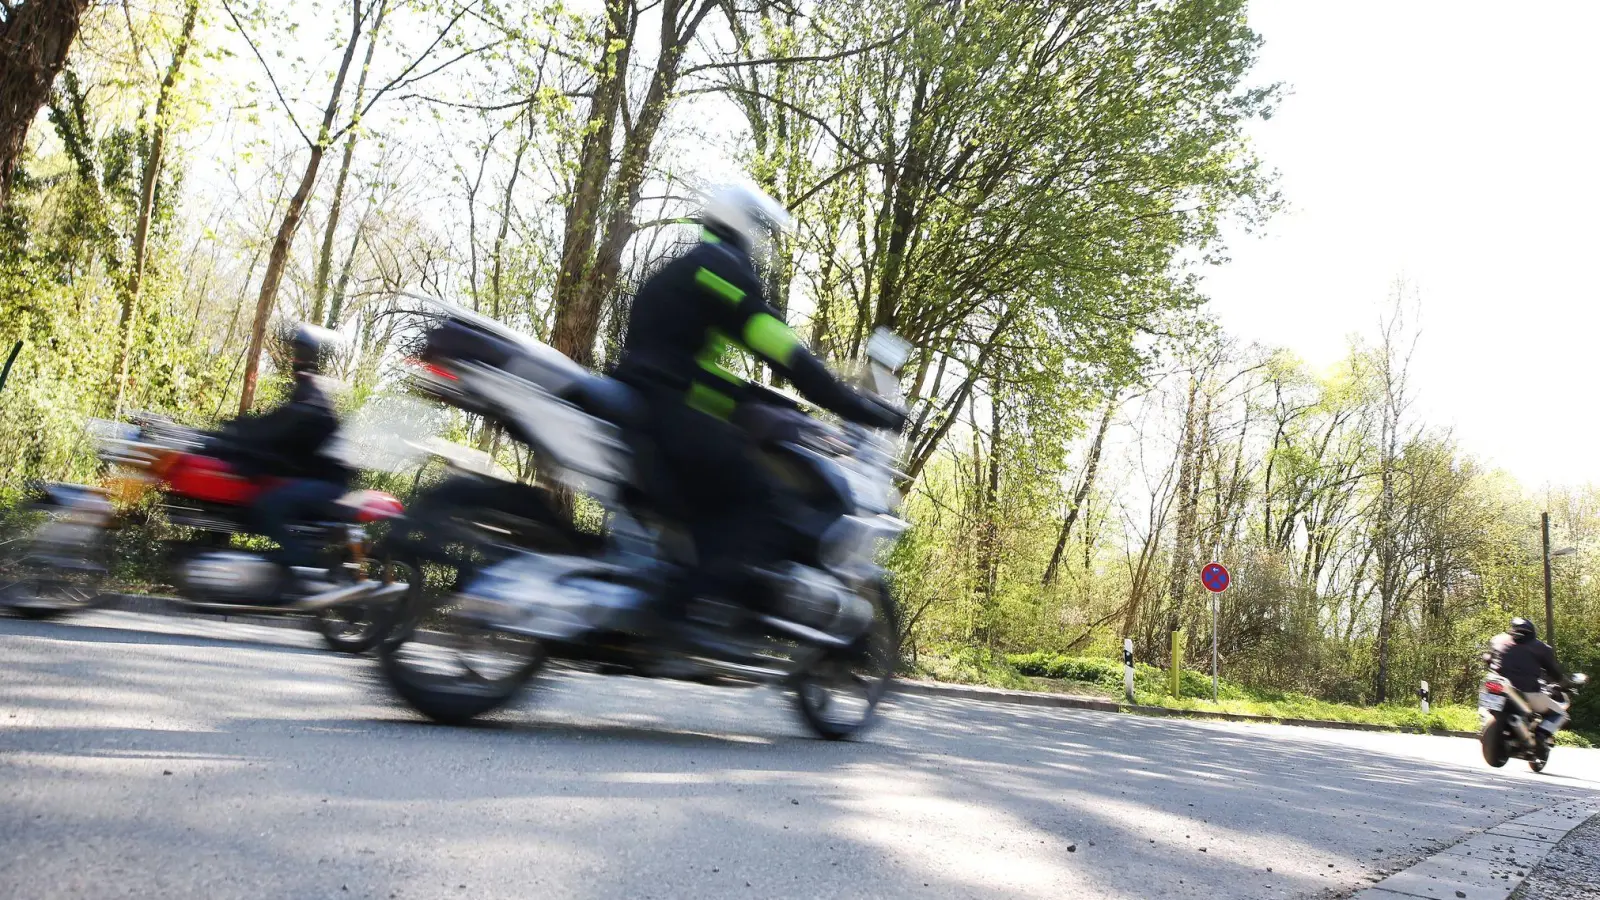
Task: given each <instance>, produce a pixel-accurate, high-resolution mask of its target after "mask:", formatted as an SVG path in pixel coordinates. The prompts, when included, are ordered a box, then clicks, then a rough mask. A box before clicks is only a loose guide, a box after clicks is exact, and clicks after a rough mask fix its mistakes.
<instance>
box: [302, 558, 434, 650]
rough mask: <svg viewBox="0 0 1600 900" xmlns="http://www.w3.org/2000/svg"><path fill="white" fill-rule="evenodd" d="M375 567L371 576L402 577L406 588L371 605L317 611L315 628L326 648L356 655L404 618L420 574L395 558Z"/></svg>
mask: <svg viewBox="0 0 1600 900" xmlns="http://www.w3.org/2000/svg"><path fill="white" fill-rule="evenodd" d="M375 569H376V571H375V572H374V573H373V574H374V576H376V578H377V579H378V580H381V581H382V582H383V583H384V584H389V583H391V582H392V581H394V580H395V579H397V578H404V579H405V580H406V581H407V583H408V584H409V585H410V588H409V589H408V590H407V591H406V592H405V593H404V594H401V595H400V596H398V597H394V598H390V599H388V600H383V601H379V602H378V603H375V604H360V605H351V606H342V607H337V608H334V609H325V610H323V611H322V612H320V613H318V614H317V631H318V632H320V633H321V634H322V639H323V641H324V642H326V643H327V645H328V647H329V648H330V649H333V650H337V651H338V652H340V653H349V654H351V655H353V656H359V655H361V654H363V653H366V652H367V651H369V650H371V649H373V648H374V647H377V646H378V645H379V644H381V643H383V642H384V641H385V640H387V639H388V638H389V636H390V635H391V634H392V633H393V632H394V629H395V627H396V625H397V624H398V623H399V622H401V621H403V620H404V616H405V611H406V610H407V609H408V608H409V606H410V605H411V603H412V602H413V595H416V594H420V593H421V588H422V584H421V576H420V575H419V574H418V570H417V569H416V568H415V567H413V566H411V565H409V564H407V563H405V562H402V561H399V560H393V559H384V560H382V561H381V562H379V563H377V565H376V566H375Z"/></svg>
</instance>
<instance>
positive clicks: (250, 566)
mask: <svg viewBox="0 0 1600 900" xmlns="http://www.w3.org/2000/svg"><path fill="white" fill-rule="evenodd" d="M178 573H179V577H180V578H181V579H182V581H183V587H184V590H185V593H187V594H188V595H189V596H190V597H191V598H192V599H195V600H219V601H222V602H227V603H248V602H258V601H265V600H267V599H270V598H271V596H272V593H273V589H274V588H275V587H276V585H277V580H278V567H277V566H275V565H273V564H272V562H271V561H270V560H268V559H266V558H265V557H262V556H259V555H257V554H254V553H245V552H243V551H240V550H210V551H207V552H205V553H197V554H195V555H194V556H191V557H189V558H188V559H187V560H185V561H184V562H183V564H182V566H181V567H180V568H179V570H178Z"/></svg>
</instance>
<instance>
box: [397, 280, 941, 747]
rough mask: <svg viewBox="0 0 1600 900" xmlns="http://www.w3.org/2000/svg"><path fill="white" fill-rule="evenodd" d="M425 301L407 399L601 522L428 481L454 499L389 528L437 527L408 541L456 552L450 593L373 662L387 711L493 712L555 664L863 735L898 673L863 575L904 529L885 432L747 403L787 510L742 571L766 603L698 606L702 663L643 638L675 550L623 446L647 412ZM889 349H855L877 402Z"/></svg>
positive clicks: (836, 734) (890, 636) (872, 584)
mask: <svg viewBox="0 0 1600 900" xmlns="http://www.w3.org/2000/svg"><path fill="white" fill-rule="evenodd" d="M434 303H435V304H436V305H437V307H438V308H439V309H440V310H442V312H441V313H439V315H438V323H437V324H436V325H435V326H434V327H433V328H432V329H431V330H430V331H429V333H428V334H427V336H426V340H425V342H424V347H423V350H422V352H421V354H420V355H419V358H418V360H417V365H416V367H415V368H416V371H415V374H414V382H415V385H416V387H417V389H418V390H420V391H421V392H423V393H424V394H426V395H428V396H431V397H434V398H437V399H439V400H441V401H443V402H445V403H448V404H450V405H453V406H456V407H458V408H461V409H464V410H466V411H469V412H472V413H475V414H479V415H482V416H484V417H486V419H487V420H488V421H490V422H493V423H496V424H497V425H498V426H499V427H501V428H503V429H504V430H505V432H506V434H507V435H509V436H510V437H511V438H513V439H514V440H517V441H520V442H521V443H523V444H525V445H527V446H528V447H529V448H531V449H532V451H533V453H534V458H535V459H536V461H537V464H538V466H539V469H540V471H541V472H542V473H544V474H547V475H548V476H549V480H550V481H551V482H552V483H553V484H554V485H555V487H556V488H557V490H558V492H559V491H567V492H571V495H572V496H575V497H576V500H575V505H576V508H577V512H578V515H577V517H576V518H578V519H579V520H582V519H586V518H587V519H590V520H598V521H601V522H603V523H604V525H605V527H604V529H603V532H602V533H601V534H590V533H587V532H585V531H583V530H582V529H580V528H577V527H575V526H574V525H573V524H572V522H573V519H574V517H573V516H570V515H564V514H561V513H560V512H559V511H558V504H557V502H556V499H555V497H554V496H552V493H547V492H543V491H540V490H537V489H534V488H530V487H527V486H525V485H510V484H507V483H506V482H495V481H479V482H477V483H476V484H475V485H474V484H473V483H472V482H471V480H470V479H467V478H465V477H463V478H457V479H451V480H449V481H447V482H445V483H444V484H443V485H441V491H448V492H452V493H454V494H455V495H456V497H457V498H459V499H455V500H452V499H449V498H446V497H441V496H439V495H438V494H434V495H424V496H420V497H418V498H417V500H416V502H415V508H419V509H420V508H424V507H426V508H429V509H430V510H431V512H430V514H429V517H428V519H427V522H426V523H411V524H409V525H408V524H407V523H401V524H400V525H398V526H397V529H396V530H397V533H399V532H412V533H413V535H414V534H415V531H416V530H417V529H418V528H419V527H420V526H421V525H425V524H428V523H432V524H433V525H434V526H435V527H436V528H439V529H442V530H443V531H442V533H441V534H440V535H439V537H438V538H437V540H434V541H427V540H422V541H420V542H414V543H413V546H425V547H433V548H435V550H437V549H438V548H439V547H442V546H444V545H447V544H448V545H452V546H455V547H457V548H458V552H457V553H456V555H455V556H454V557H453V558H452V560H453V571H452V573H451V576H452V577H451V578H450V585H451V586H450V588H449V589H448V590H446V591H445V592H443V593H442V595H441V596H437V597H435V598H433V601H432V602H431V603H430V604H429V607H428V608H427V609H426V610H422V611H420V614H419V615H418V616H417V618H416V621H415V622H413V623H412V625H413V627H409V628H406V629H402V630H399V631H397V632H396V636H395V638H394V639H393V640H391V641H390V642H388V643H386V644H385V645H384V646H382V647H381V648H380V651H379V659H380V660H381V663H382V667H383V672H384V674H385V675H386V677H387V679H388V681H389V683H390V685H392V687H393V688H394V690H395V692H396V693H397V694H398V695H399V696H400V697H401V698H403V699H404V700H405V701H406V702H407V703H409V704H410V705H411V706H412V707H413V708H415V709H416V710H418V711H419V712H421V713H422V714H424V715H426V716H428V717H429V718H432V719H434V720H436V721H440V722H446V723H457V722H462V721H465V720H468V719H471V718H473V717H475V716H480V715H483V714H485V713H488V712H490V711H491V710H494V709H497V708H499V707H501V706H503V705H504V704H506V703H508V702H510V701H511V700H512V699H513V698H514V697H516V696H517V695H518V693H519V692H520V691H521V690H522V689H523V687H524V686H525V685H526V684H527V683H528V682H529V681H530V680H531V679H532V678H533V677H534V676H535V675H536V674H538V673H539V671H540V670H541V669H543V668H544V667H545V665H546V664H547V663H548V662H549V661H551V660H553V659H554V660H562V661H564V662H565V663H567V664H569V665H573V666H577V667H581V668H587V669H589V670H591V671H595V672H599V673H601V674H635V675H645V676H653V677H668V678H677V679H683V680H693V681H702V682H708V683H721V684H728V683H746V684H772V685H781V686H784V687H786V688H788V689H790V690H792V691H793V693H794V696H795V699H796V705H797V707H798V710H799V712H800V714H801V716H802V718H803V719H804V720H805V722H806V724H807V725H809V726H810V727H811V728H812V729H813V730H814V731H815V732H816V733H817V734H818V735H820V736H822V737H826V738H834V739H837V738H843V737H847V736H849V735H852V734H855V733H857V732H858V731H860V730H861V729H863V728H865V727H866V726H867V725H868V724H869V723H870V722H871V721H872V719H873V716H874V713H875V711H876V709H877V706H878V704H879V702H880V701H881V700H882V699H883V697H884V696H885V694H886V692H887V691H888V689H889V686H890V682H891V680H892V677H893V673H894V668H895V665H896V662H897V660H898V646H897V642H898V636H899V621H898V613H897V610H896V606H895V603H894V600H893V598H892V597H891V596H890V594H889V591H888V590H887V587H886V584H885V577H884V571H883V569H882V568H881V567H880V566H879V564H878V562H877V551H878V550H879V549H880V548H881V547H882V546H883V545H884V544H886V543H887V542H889V541H892V540H893V539H895V538H897V537H898V536H899V535H900V534H901V533H902V531H903V530H904V529H905V527H906V526H905V523H904V522H903V521H901V520H900V519H899V518H897V517H896V516H895V515H894V509H895V505H896V503H897V501H898V494H897V493H896V491H895V489H894V478H895V471H894V468H893V461H894V458H895V450H896V447H895V444H894V438H893V437H892V436H891V435H889V434H885V433H879V432H874V431H872V430H869V429H866V428H863V427H860V426H857V425H851V424H845V425H833V424H829V423H826V422H823V421H821V420H818V419H816V418H813V417H811V416H809V415H806V414H805V413H804V412H803V411H802V409H801V407H800V405H799V404H798V403H797V401H794V400H792V399H790V398H788V397H786V396H785V395H782V394H779V393H778V392H775V391H763V392H762V395H761V396H762V400H763V402H762V403H761V405H760V410H761V415H757V416H754V417H752V424H751V427H752V428H754V429H756V430H755V431H754V432H753V436H754V437H756V439H757V442H758V444H759V446H760V448H761V451H762V452H763V454H764V456H765V460H764V461H765V462H766V463H767V464H768V465H769V466H770V467H771V469H772V471H773V472H774V473H775V474H776V475H777V480H778V481H779V482H780V483H781V484H782V485H783V486H784V492H785V497H786V501H785V502H784V503H783V504H782V506H783V508H781V509H779V510H777V511H776V512H777V514H778V517H779V519H781V522H782V526H783V533H784V534H785V536H786V543H785V546H784V551H785V552H784V553H783V554H782V555H781V557H779V558H781V559H782V560H783V561H782V562H780V563H778V564H776V565H773V566H770V567H768V568H766V569H764V570H762V571H760V572H758V573H757V576H758V578H759V580H760V581H761V582H763V583H764V585H765V587H766V588H767V593H768V595H769V596H770V597H771V598H772V602H771V603H769V604H766V605H765V606H764V607H763V608H761V609H752V608H748V607H745V606H741V605H736V604H732V603H728V602H724V601H720V600H713V599H711V598H697V599H696V600H695V601H694V602H693V603H692V605H691V608H690V611H689V622H690V625H691V627H692V628H693V629H695V631H696V633H697V634H698V635H699V636H700V638H701V639H700V640H699V641H697V642H696V643H697V645H698V646H699V647H700V648H702V650H705V649H706V648H708V647H709V648H714V650H715V651H716V652H710V651H709V650H707V651H706V652H703V653H696V654H695V655H692V656H687V655H685V654H680V653H678V652H677V651H674V650H668V649H667V648H665V647H664V646H663V645H662V642H661V640H660V639H659V638H657V637H656V635H658V634H659V632H660V628H659V626H660V622H659V621H658V620H657V618H656V617H657V616H658V615H659V613H658V611H657V610H658V603H657V592H658V591H659V589H660V587H661V586H662V585H665V584H667V583H669V580H670V579H671V578H672V577H673V575H674V573H675V572H676V571H677V570H679V568H680V567H681V566H683V565H685V560H687V559H688V558H689V556H690V554H691V553H692V550H691V549H690V548H689V547H687V546H686V539H685V538H684V537H683V535H682V533H681V530H680V529H679V528H677V527H676V526H675V524H674V522H673V519H672V515H671V512H670V510H671V509H672V502H671V493H672V486H671V485H670V484H667V483H665V482H664V480H663V479H660V478H657V477H654V476H653V474H652V472H651V471H650V470H651V468H652V467H651V466H650V465H649V455H648V454H647V453H645V454H638V453H635V452H634V449H635V445H634V444H633V443H632V442H631V441H632V440H633V439H634V437H635V436H636V435H637V434H638V433H639V432H638V426H639V425H640V424H641V423H642V421H643V418H644V416H645V415H646V413H647V411H646V410H645V409H643V408H642V407H641V405H640V401H639V399H638V398H637V397H636V396H635V395H634V393H633V391H632V389H631V388H629V387H627V386H626V385H623V384H622V383H620V382H617V381H615V380H613V379H610V378H606V377H603V376H597V375H593V374H591V373H589V372H588V371H587V370H585V369H583V368H582V367H580V366H578V365H576V364H575V363H573V362H572V361H571V360H569V359H567V358H566V357H565V356H563V355H561V354H560V353H558V352H556V351H555V350H554V349H552V348H550V347H548V346H545V345H543V344H539V343H537V342H534V341H532V340H530V339H527V338H525V337H523V336H521V335H519V334H517V333H516V332H513V331H511V330H509V329H507V328H505V327H503V326H501V325H500V324H499V323H496V322H493V321H492V320H488V319H484V318H482V317H479V316H477V315H475V314H473V313H470V312H467V311H466V310H462V309H460V308H458V307H454V306H449V305H446V304H442V303H438V301H434ZM908 349H909V348H908V347H907V346H906V345H905V344H904V342H902V341H900V340H899V339H898V338H896V337H894V336H893V335H890V334H888V333H887V332H883V333H881V334H878V335H875V336H874V337H873V339H872V341H871V342H870V344H869V347H868V357H869V358H870V359H871V361H872V363H871V372H872V376H873V377H874V379H875V385H876V386H877V387H878V389H879V392H880V393H884V392H887V391H892V390H893V389H894V386H895V384H896V382H897V378H896V377H895V375H894V371H895V370H896V369H898V368H899V367H900V366H901V365H903V364H904V361H905V358H906V356H907V353H908ZM508 522H516V523H520V524H518V525H508V524H507V523H508ZM423 530H426V529H423ZM414 541H415V538H414ZM440 558H441V557H439V556H433V557H429V558H427V559H425V560H420V561H419V562H418V564H419V565H429V564H432V563H436V562H438V561H439V559H440ZM419 559H420V558H419ZM664 662H666V663H671V664H669V665H663V663H664Z"/></svg>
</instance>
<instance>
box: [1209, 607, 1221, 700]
mask: <svg viewBox="0 0 1600 900" xmlns="http://www.w3.org/2000/svg"><path fill="white" fill-rule="evenodd" d="M1221 597H1222V595H1221V594H1212V595H1211V702H1212V703H1216V702H1217V701H1218V697H1217V601H1218V600H1219V599H1221Z"/></svg>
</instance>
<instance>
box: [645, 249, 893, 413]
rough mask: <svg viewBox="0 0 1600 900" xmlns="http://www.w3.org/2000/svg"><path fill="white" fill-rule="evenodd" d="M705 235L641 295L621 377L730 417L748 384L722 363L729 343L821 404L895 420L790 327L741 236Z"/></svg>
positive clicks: (648, 283) (833, 409) (839, 410)
mask: <svg viewBox="0 0 1600 900" xmlns="http://www.w3.org/2000/svg"><path fill="white" fill-rule="evenodd" d="M702 237H703V240H702V241H701V243H700V244H699V245H697V246H696V247H694V248H693V249H691V250H690V251H689V252H688V253H685V254H684V255H682V256H680V257H678V258H677V259H675V260H672V261H671V262H669V263H667V265H666V266H665V267H663V268H662V269H661V270H660V271H659V272H657V273H656V274H654V275H652V276H651V277H650V278H649V279H647V280H646V281H645V283H644V284H643V285H642V286H641V287H640V288H639V291H638V293H637V294H635V296H634V299H633V310H632V312H631V313H630V315H629V319H628V335H627V338H626V340H625V341H624V343H623V348H622V358H621V360H620V362H619V363H618V365H617V370H616V374H617V377H618V378H620V379H622V380H624V381H628V382H630V383H634V384H639V385H648V386H654V387H661V388H665V389H667V390H669V391H672V392H679V391H681V392H682V393H683V397H684V400H685V402H687V403H688V404H689V405H690V406H691V407H694V408H695V409H698V410H700V411H701V412H704V413H707V414H709V415H713V416H716V417H718V418H721V419H726V418H728V417H729V416H730V415H731V414H732V412H733V410H734V408H735V406H736V405H737V404H738V403H739V402H740V401H742V400H744V399H745V397H746V395H747V393H748V386H747V384H746V382H745V380H744V379H743V378H741V377H739V376H738V375H736V374H734V373H732V372H730V371H728V370H727V369H725V368H723V367H722V365H721V363H722V360H723V356H724V354H725V353H726V352H727V351H728V348H729V347H730V346H731V347H738V348H742V349H746V350H749V351H751V352H753V353H755V354H756V355H757V356H759V357H760V358H761V359H763V360H764V361H766V363H767V364H768V365H770V366H772V367H773V369H774V370H775V371H776V372H777V373H778V374H780V375H782V376H783V377H784V378H786V379H788V380H789V382H790V383H791V384H793V385H794V386H795V388H796V389H798V390H799V391H800V393H801V394H803V395H804V396H805V398H806V399H807V400H810V401H811V402H812V403H815V404H817V405H818V406H821V407H823V408H824V409H827V410H829V411H831V412H834V413H836V414H838V415H839V416H842V417H843V418H846V419H850V420H852V421H856V422H862V423H864V424H868V425H873V426H878V427H883V426H884V425H885V424H886V423H889V422H891V421H892V416H893V414H892V413H891V412H890V411H889V410H887V409H885V408H884V407H881V406H879V405H878V404H876V403H873V402H872V401H870V400H868V399H866V398H864V397H863V396H861V395H860V394H858V393H856V392H855V391H853V390H851V389H850V388H848V387H846V386H845V385H843V384H841V383H840V382H839V381H838V380H837V379H835V378H834V377H833V374H832V373H831V372H829V371H828V369H827V367H826V366H824V365H823V364H822V362H821V361H820V360H818V359H817V358H816V357H815V356H813V355H812V354H811V352H810V351H809V350H807V349H806V347H805V345H804V344H802V343H801V342H800V339H799V338H798V337H796V336H795V333H794V332H793V331H791V330H790V329H789V326H787V325H785V324H784V323H783V320H782V319H781V318H779V316H778V313H777V311H776V310H774V309H773V308H772V307H771V306H769V305H768V304H767V301H766V299H765V298H764V296H763V291H762V286H761V279H760V276H759V275H758V273H757V271H756V267H755V264H754V263H753V262H752V261H751V259H750V256H749V254H748V253H747V252H746V251H745V250H744V249H743V248H742V247H741V246H739V244H738V243H737V242H735V241H734V240H732V239H731V238H728V237H723V236H720V235H719V234H717V233H714V232H712V231H710V230H707V231H705V232H703V235H702Z"/></svg>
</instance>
